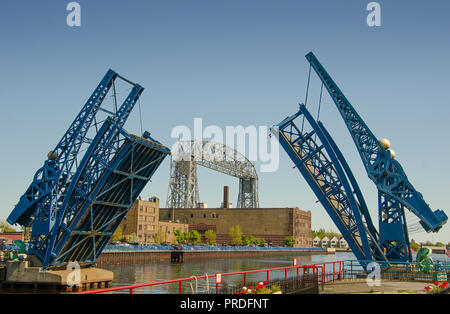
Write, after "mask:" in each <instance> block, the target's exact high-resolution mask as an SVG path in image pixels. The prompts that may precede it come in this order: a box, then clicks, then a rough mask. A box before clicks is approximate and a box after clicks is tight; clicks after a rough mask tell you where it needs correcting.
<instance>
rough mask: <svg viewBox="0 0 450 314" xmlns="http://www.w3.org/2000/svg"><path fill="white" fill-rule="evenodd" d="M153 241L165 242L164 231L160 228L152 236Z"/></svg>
mask: <svg viewBox="0 0 450 314" xmlns="http://www.w3.org/2000/svg"><path fill="white" fill-rule="evenodd" d="M153 241H155V243H164V242H166V233H165V232H164V231H162V230H159V231H158V232H157V233H156V234H155V236H154V237H153Z"/></svg>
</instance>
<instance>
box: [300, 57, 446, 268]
mask: <svg viewBox="0 0 450 314" xmlns="http://www.w3.org/2000/svg"><path fill="white" fill-rule="evenodd" d="M306 59H307V60H308V61H309V62H310V64H311V67H312V68H313V69H314V71H315V72H316V73H317V75H318V76H319V78H320V80H321V81H322V83H323V85H324V86H325V87H326V90H327V91H328V93H329V94H330V96H331V99H332V100H333V102H334V103H335V105H336V107H337V108H338V110H339V112H340V114H341V116H342V118H343V119H344V122H345V124H346V126H347V128H348V130H349V132H350V134H351V136H352V139H353V141H354V143H355V145H356V147H357V149H358V152H359V154H360V156H361V159H362V161H363V164H364V167H365V168H366V171H367V174H368V176H369V178H370V179H371V180H372V181H373V182H374V183H375V185H376V187H377V189H378V193H379V204H378V211H379V212H378V215H379V223H380V228H379V232H380V241H381V242H380V244H381V245H383V246H384V248H385V249H386V251H387V252H388V254H389V256H388V258H389V259H390V260H392V261H408V260H409V261H411V260H412V255H411V249H410V245H409V236H408V230H407V225H406V219H405V217H404V215H405V213H404V207H406V208H408V209H409V210H410V211H411V212H412V213H414V214H415V215H416V216H417V217H419V218H420V224H421V225H422V227H423V228H424V229H425V230H426V231H427V232H437V231H439V230H440V229H441V228H442V226H443V225H444V224H445V223H446V222H447V220H448V217H447V215H446V214H445V213H444V212H443V211H442V210H439V209H438V210H435V211H434V212H433V211H432V210H431V208H430V207H429V205H428V204H427V203H426V202H425V200H424V199H423V197H422V195H421V194H420V193H419V192H417V191H416V190H415V188H414V187H413V185H412V184H411V183H410V182H409V180H408V178H407V176H406V174H405V172H404V170H403V168H402V166H401V165H400V163H399V162H398V161H397V160H395V159H394V158H393V157H392V156H391V152H390V151H389V150H388V149H387V150H385V149H384V148H383V147H381V145H380V144H379V142H378V140H377V138H376V137H375V135H374V134H373V133H372V131H371V130H370V129H369V128H368V126H367V125H366V124H365V122H364V120H363V119H362V118H361V117H360V116H359V115H358V113H357V112H356V110H355V109H354V108H353V106H352V105H351V104H350V102H349V101H348V99H347V98H346V97H345V96H344V94H343V93H342V91H341V90H340V89H339V87H338V86H337V84H336V83H335V82H334V81H333V79H332V78H331V76H330V75H329V74H328V73H327V71H326V70H325V69H324V67H323V66H322V65H321V64H320V62H319V61H318V60H317V58H316V57H315V56H314V54H313V53H312V52H310V53H308V54H307V55H306ZM400 242H401V244H399V243H400Z"/></svg>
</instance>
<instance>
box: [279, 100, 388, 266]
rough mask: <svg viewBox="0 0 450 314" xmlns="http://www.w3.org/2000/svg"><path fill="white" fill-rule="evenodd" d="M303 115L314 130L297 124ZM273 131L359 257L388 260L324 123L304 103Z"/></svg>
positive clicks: (351, 175) (360, 197) (354, 183)
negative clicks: (318, 121)
mask: <svg viewBox="0 0 450 314" xmlns="http://www.w3.org/2000/svg"><path fill="white" fill-rule="evenodd" d="M300 117H301V118H305V119H306V122H307V123H308V124H309V125H310V126H311V127H312V131H311V132H307V131H305V130H304V128H302V127H298V126H297V125H296V123H295V120H296V119H298V118H300ZM271 131H272V133H273V134H275V135H277V137H278V140H279V142H280V144H281V146H282V147H283V148H284V150H285V151H286V152H287V154H288V155H289V157H290V158H291V160H292V161H293V162H294V164H295V168H297V169H298V170H299V171H300V173H301V174H302V175H303V177H304V178H305V179H306V181H307V183H308V184H309V186H310V187H311V189H312V190H313V191H314V193H315V195H316V197H317V198H318V201H320V203H321V204H322V205H323V207H324V208H325V210H326V211H327V213H328V214H329V216H330V217H331V219H332V220H333V222H334V223H335V225H336V226H337V227H338V229H339V231H340V232H341V234H342V235H343V237H344V238H345V239H346V241H347V243H348V245H349V246H350V248H351V249H352V251H353V253H354V254H355V256H356V257H357V258H358V259H359V260H373V259H382V260H386V257H385V256H384V254H383V252H382V250H381V248H380V247H379V246H378V234H377V233H376V230H374V227H373V224H372V221H371V219H370V216H369V215H368V213H367V212H366V208H363V207H365V202H364V199H363V198H362V194H361V193H360V189H359V187H358V185H357V183H356V180H354V177H353V174H352V173H351V170H350V168H349V167H348V165H347V164H346V162H345V160H341V158H342V154H341V153H340V151H338V152H336V150H337V146H335V144H334V142H332V143H330V140H331V138H329V137H328V136H329V135H328V133H325V132H324V128H323V126H321V125H319V124H318V123H317V122H316V121H315V120H314V118H313V117H312V116H311V114H310V113H309V112H308V110H307V109H306V107H305V106H304V105H300V109H299V111H298V112H297V113H296V114H294V115H292V116H291V117H288V118H286V119H285V120H284V121H282V122H281V123H279V124H278V125H277V126H276V127H274V128H272V130H271ZM347 177H348V178H349V179H350V182H351V183H349V181H348V180H347ZM354 193H355V194H356V195H357V198H358V201H359V202H358V201H357V200H356V199H355V197H354ZM361 204H362V205H361Z"/></svg>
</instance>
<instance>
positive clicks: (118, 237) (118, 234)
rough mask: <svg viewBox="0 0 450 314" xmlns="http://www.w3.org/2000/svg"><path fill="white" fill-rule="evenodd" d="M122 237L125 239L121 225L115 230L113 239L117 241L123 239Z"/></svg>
mask: <svg viewBox="0 0 450 314" xmlns="http://www.w3.org/2000/svg"><path fill="white" fill-rule="evenodd" d="M122 239H123V232H122V228H121V227H120V226H119V227H117V229H116V231H114V233H113V236H112V238H111V241H113V242H117V241H121V240H122Z"/></svg>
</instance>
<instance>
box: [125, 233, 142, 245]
mask: <svg viewBox="0 0 450 314" xmlns="http://www.w3.org/2000/svg"><path fill="white" fill-rule="evenodd" d="M125 239H126V241H127V242H128V243H138V242H139V238H138V236H137V235H136V233H132V234H129V235H127V236H125Z"/></svg>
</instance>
